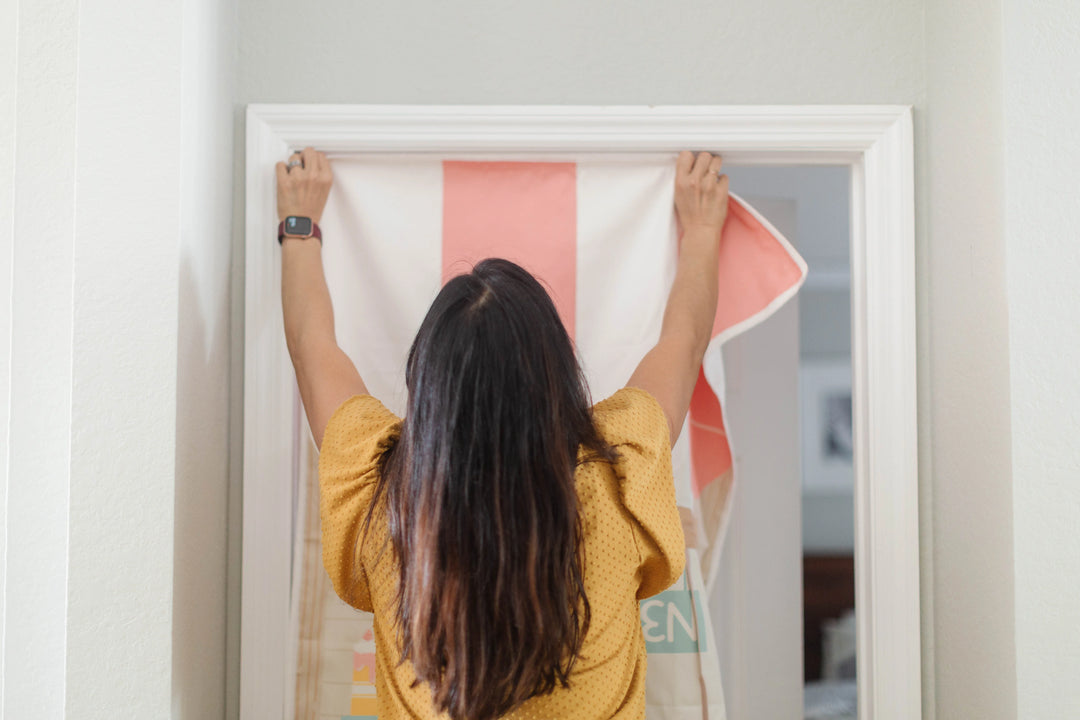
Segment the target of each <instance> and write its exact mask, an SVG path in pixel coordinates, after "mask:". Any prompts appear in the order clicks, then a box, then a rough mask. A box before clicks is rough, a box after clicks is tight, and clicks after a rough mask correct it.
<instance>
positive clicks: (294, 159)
mask: <svg viewBox="0 0 1080 720" xmlns="http://www.w3.org/2000/svg"><path fill="white" fill-rule="evenodd" d="M303 164H304V159H303V157H301V155H300V151H299V150H293V151H292V153H291V154H290V155H289V161H288V162H287V163H285V169H286V170H287V171H289V172H292V171H293V170H296V169H297V168H298V167H300V166H301V165H303Z"/></svg>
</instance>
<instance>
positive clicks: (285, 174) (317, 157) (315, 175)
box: [277, 147, 334, 222]
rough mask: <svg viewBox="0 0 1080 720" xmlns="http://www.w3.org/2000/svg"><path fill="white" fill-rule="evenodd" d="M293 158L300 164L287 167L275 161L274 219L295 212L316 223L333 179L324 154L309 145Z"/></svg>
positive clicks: (280, 218)
mask: <svg viewBox="0 0 1080 720" xmlns="http://www.w3.org/2000/svg"><path fill="white" fill-rule="evenodd" d="M297 159H299V160H300V161H301V164H300V165H294V166H293V167H291V168H290V167H289V166H288V165H286V164H285V163H283V162H279V163H278V164H277V211H278V220H284V219H285V218H287V217H288V216H290V215H297V216H299V217H309V218H311V219H312V221H314V222H319V220H320V218H322V213H323V208H325V207H326V198H327V196H328V195H329V194H330V186H331V185H332V184H333V182H334V175H333V173H332V172H331V171H330V162H329V161H328V160H327V159H326V155H324V154H323V153H321V152H319V151H318V150H315V149H314V148H310V147H307V148H304V149H303V150H302V151H300V152H297V153H293V156H292V160H293V161H294V162H295V161H296V160H297Z"/></svg>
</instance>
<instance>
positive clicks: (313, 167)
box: [300, 147, 318, 173]
mask: <svg viewBox="0 0 1080 720" xmlns="http://www.w3.org/2000/svg"><path fill="white" fill-rule="evenodd" d="M300 157H301V158H303V160H304V169H305V170H307V171H309V172H311V173H315V172H317V171H318V166H317V163H318V161H317V160H316V159H315V148H313V147H306V148H304V149H303V150H302V151H301V153H300Z"/></svg>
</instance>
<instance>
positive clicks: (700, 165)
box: [690, 151, 712, 180]
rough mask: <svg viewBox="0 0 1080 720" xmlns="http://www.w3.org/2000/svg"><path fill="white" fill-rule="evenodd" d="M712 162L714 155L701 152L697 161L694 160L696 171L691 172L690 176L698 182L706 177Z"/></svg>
mask: <svg viewBox="0 0 1080 720" xmlns="http://www.w3.org/2000/svg"><path fill="white" fill-rule="evenodd" d="M710 160H712V155H710V154H709V153H707V152H704V151H702V152H699V153H698V156H697V159H696V160H694V169H693V170H691V171H690V176H691V177H695V178H697V179H698V180H700V179H701V178H703V177H704V176H705V171H707V170H708V169H709V161H710Z"/></svg>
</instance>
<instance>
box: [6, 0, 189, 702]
mask: <svg viewBox="0 0 1080 720" xmlns="http://www.w3.org/2000/svg"><path fill="white" fill-rule="evenodd" d="M17 12H18V20H17V22H18V38H17V54H16V65H17V72H16V83H15V93H16V103H15V106H14V109H13V112H14V117H15V123H14V127H15V141H16V144H15V153H14V169H13V173H14V187H15V193H14V202H13V212H12V215H11V218H12V221H13V228H14V231H13V235H12V242H11V243H10V244H8V245H7V247H6V248H5V250H9V249H10V251H11V258H12V268H11V269H12V272H11V276H10V277H11V283H12V285H11V288H10V289H11V298H12V300H11V302H12V305H11V324H10V330H11V339H10V342H11V344H10V347H9V353H10V372H11V376H10V382H11V398H10V406H9V408H8V410H9V416H8V422H9V428H10V433H9V436H8V442H9V446H8V452H9V457H8V471H9V473H10V476H9V477H10V483H9V487H8V494H7V505H6V506H5V508H4V510H5V512H6V523H5V525H6V528H5V530H6V533H5V543H6V547H5V583H4V593H5V601H4V610H5V613H4V618H3V622H4V627H3V633H4V663H3V685H4V698H3V716H4V717H5V718H24V717H26V718H29V717H49V718H57V717H69V716H70V717H80V718H93V719H96V718H114V717H116V716H117V713H118V712H122V714H124V715H127V716H133V717H134V716H142V717H163V716H165V715H167V714H168V712H169V705H170V684H171V683H170V676H169V666H170V653H171V646H172V622H171V620H172V618H171V609H172V602H173V585H172V549H173V491H174V474H173V468H174V460H175V420H176V318H177V278H176V270H177V248H178V240H179V218H180V201H179V195H178V193H177V188H178V185H179V177H180V146H179V135H180V132H179V131H180V103H179V90H180V75H181V68H180V61H179V59H180V25H179V20H180V13H179V9H178V8H177V7H173V6H169V7H167V8H156V9H154V10H153V11H151V10H150V9H149V8H145V7H143V6H140V5H138V4H136V3H129V4H127V5H125V4H123V3H119V4H113V5H108V6H105V5H101V4H83V5H80V4H79V3H77V2H69V1H68V0H44V1H42V2H21V3H18V5H17ZM118 35H120V36H123V37H124V42H123V43H117V42H116V38H117V36H118ZM7 170H8V168H5V174H7Z"/></svg>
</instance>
